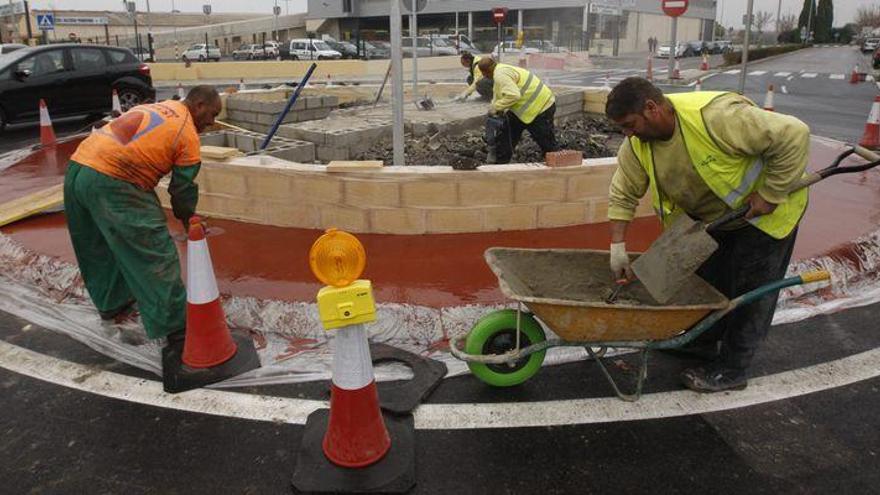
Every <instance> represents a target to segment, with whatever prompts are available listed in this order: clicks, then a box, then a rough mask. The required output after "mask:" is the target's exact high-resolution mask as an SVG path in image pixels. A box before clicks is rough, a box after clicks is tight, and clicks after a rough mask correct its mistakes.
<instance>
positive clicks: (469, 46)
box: [437, 34, 480, 53]
mask: <svg viewBox="0 0 880 495" xmlns="http://www.w3.org/2000/svg"><path fill="white" fill-rule="evenodd" d="M437 37H438V38H440V39H443V40H446V42H447V43H448V44H449V45H451V46H452V47H454V48H455V49H456V51H459V52H471V53H480V50H479V49H478V48H477V47H476V45H474V44H473V42H471V40H470V38H468V37H467V36H465V35H463V34H458V35H456V34H438V35H437Z"/></svg>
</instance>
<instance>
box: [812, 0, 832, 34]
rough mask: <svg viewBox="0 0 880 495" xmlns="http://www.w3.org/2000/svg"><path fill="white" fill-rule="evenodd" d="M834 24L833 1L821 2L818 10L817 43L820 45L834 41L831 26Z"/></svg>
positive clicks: (815, 24)
mask: <svg viewBox="0 0 880 495" xmlns="http://www.w3.org/2000/svg"><path fill="white" fill-rule="evenodd" d="M832 22H834V5H833V4H832V3H831V0H819V6H818V7H817V8H816V22H814V23H813V25H814V26H816V28H815V31H816V41H818V42H820V43H828V42H830V41H834V40H833V39H832V38H831V24H832Z"/></svg>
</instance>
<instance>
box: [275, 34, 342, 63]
mask: <svg viewBox="0 0 880 495" xmlns="http://www.w3.org/2000/svg"><path fill="white" fill-rule="evenodd" d="M287 46H288V53H287V54H285V55H287V58H289V59H291V60H339V59H341V58H342V54H341V53H339V52H337V51H336V50H334V49H332V48H330V45H328V44H327V43H324V41H322V40H317V39H308V38H302V39H295V40H290V42H289V43H288V44H287Z"/></svg>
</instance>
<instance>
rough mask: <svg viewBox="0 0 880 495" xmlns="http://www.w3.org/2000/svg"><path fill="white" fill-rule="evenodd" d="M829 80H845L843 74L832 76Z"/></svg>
mask: <svg viewBox="0 0 880 495" xmlns="http://www.w3.org/2000/svg"><path fill="white" fill-rule="evenodd" d="M828 79H843V74H830V75H829V76H828Z"/></svg>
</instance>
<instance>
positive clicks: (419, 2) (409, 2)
mask: <svg viewBox="0 0 880 495" xmlns="http://www.w3.org/2000/svg"><path fill="white" fill-rule="evenodd" d="M427 5H428V0H416V13H419V12H421V11H423V10H425V7H426V6H427ZM400 6H401V7H403V10H404V11H406V12H412V6H413V0H400Z"/></svg>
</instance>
